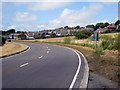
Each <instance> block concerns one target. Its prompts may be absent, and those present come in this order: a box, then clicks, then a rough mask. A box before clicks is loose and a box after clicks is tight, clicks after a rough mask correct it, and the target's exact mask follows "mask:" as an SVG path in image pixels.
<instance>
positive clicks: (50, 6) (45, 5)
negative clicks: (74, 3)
mask: <svg viewBox="0 0 120 90" xmlns="http://www.w3.org/2000/svg"><path fill="white" fill-rule="evenodd" d="M67 4H68V3H65V2H37V3H32V4H30V5H29V7H28V10H34V11H38V10H54V9H56V8H61V7H64V6H66V5H67Z"/></svg>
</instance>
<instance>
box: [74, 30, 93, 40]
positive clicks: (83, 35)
mask: <svg viewBox="0 0 120 90" xmlns="http://www.w3.org/2000/svg"><path fill="white" fill-rule="evenodd" d="M90 36H91V32H90V31H88V30H83V31H80V32H75V37H76V38H77V39H85V38H88V37H90Z"/></svg>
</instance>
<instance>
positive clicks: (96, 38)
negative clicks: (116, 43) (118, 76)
mask: <svg viewBox="0 0 120 90" xmlns="http://www.w3.org/2000/svg"><path fill="white" fill-rule="evenodd" d="M92 40H93V41H95V51H96V49H97V41H99V33H98V32H94V35H93V38H92Z"/></svg>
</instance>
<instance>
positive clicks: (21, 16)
mask: <svg viewBox="0 0 120 90" xmlns="http://www.w3.org/2000/svg"><path fill="white" fill-rule="evenodd" d="M37 19H38V17H37V16H36V15H33V14H30V13H28V12H16V13H15V17H14V18H13V20H14V21H16V22H31V21H36V20H37Z"/></svg>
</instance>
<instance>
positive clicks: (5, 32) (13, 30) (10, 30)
mask: <svg viewBox="0 0 120 90" xmlns="http://www.w3.org/2000/svg"><path fill="white" fill-rule="evenodd" d="M12 33H15V29H9V30H8V31H2V35H10V34H12Z"/></svg>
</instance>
